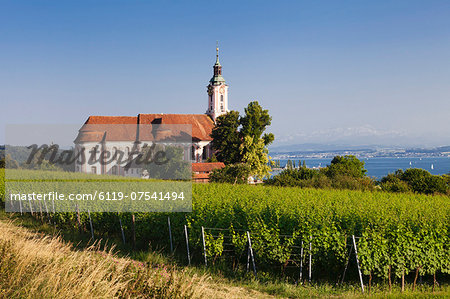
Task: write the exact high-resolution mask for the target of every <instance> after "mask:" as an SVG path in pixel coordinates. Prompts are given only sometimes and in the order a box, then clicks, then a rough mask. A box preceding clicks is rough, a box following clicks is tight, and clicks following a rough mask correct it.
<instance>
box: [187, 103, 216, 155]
mask: <svg viewBox="0 0 450 299" xmlns="http://www.w3.org/2000/svg"><path fill="white" fill-rule="evenodd" d="M211 109H212V107H211ZM191 160H195V147H194V146H192V147H191Z"/></svg>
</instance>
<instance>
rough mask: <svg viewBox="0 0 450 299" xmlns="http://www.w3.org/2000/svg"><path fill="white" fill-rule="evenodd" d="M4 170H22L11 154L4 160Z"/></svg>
mask: <svg viewBox="0 0 450 299" xmlns="http://www.w3.org/2000/svg"><path fill="white" fill-rule="evenodd" d="M3 168H8V169H16V168H20V166H19V163H18V162H17V161H16V160H14V159H13V158H11V155H10V154H7V155H6V156H5V158H4V166H3Z"/></svg>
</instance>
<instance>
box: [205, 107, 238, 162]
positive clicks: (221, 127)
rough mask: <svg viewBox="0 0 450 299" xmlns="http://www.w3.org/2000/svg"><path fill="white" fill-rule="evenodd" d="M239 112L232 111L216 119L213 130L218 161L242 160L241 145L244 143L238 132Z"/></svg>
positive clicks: (213, 142)
mask: <svg viewBox="0 0 450 299" xmlns="http://www.w3.org/2000/svg"><path fill="white" fill-rule="evenodd" d="M238 128H239V112H237V111H230V112H228V113H226V114H223V115H221V116H219V117H217V119H216V126H215V127H214V129H213V130H212V133H211V137H212V138H213V141H212V148H213V150H214V151H216V153H215V155H216V158H217V160H218V161H221V162H224V163H225V164H234V163H238V162H240V160H241V154H240V150H239V147H240V145H241V143H242V140H241V138H240V137H239V134H238Z"/></svg>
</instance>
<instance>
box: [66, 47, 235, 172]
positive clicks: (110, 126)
mask: <svg viewBox="0 0 450 299" xmlns="http://www.w3.org/2000/svg"><path fill="white" fill-rule="evenodd" d="M213 71H214V73H213V77H212V78H211V80H210V81H209V84H208V86H207V99H208V105H207V109H206V113H205V114H143V113H141V114H138V115H137V116H89V118H88V119H87V121H86V122H85V123H84V125H83V126H82V127H81V128H80V130H79V132H78V136H77V138H76V139H75V141H74V143H75V154H76V155H78V153H79V152H80V151H84V152H85V156H86V157H87V158H86V159H84V161H79V162H81V163H77V165H76V166H75V171H77V172H83V173H93V174H111V175H122V176H133V177H140V176H141V175H142V173H141V170H140V169H138V168H133V167H131V168H126V167H124V165H123V164H120V163H114V162H112V163H100V162H93V161H92V160H91V161H89V159H88V158H89V156H91V154H90V153H92V152H93V151H94V149H96V150H95V153H94V155H98V154H97V151H98V153H99V154H100V152H102V151H104V152H109V153H111V154H115V153H116V152H119V153H125V155H128V154H129V153H130V152H135V151H136V140H140V141H143V142H145V143H149V144H151V143H152V142H154V140H155V138H159V139H160V137H161V136H162V135H161V134H163V135H164V134H167V132H163V131H158V132H156V133H155V132H152V134H153V135H152V134H148V133H144V132H139V128H143V127H146V126H149V127H151V126H154V127H157V126H155V125H158V126H160V127H163V126H165V125H167V126H168V127H170V126H175V127H176V126H177V125H178V126H183V125H188V127H190V128H192V131H191V132H189V133H190V134H191V136H192V142H190V148H188V149H186V150H185V152H184V159H185V160H186V161H191V162H192V163H201V162H206V160H207V159H208V158H210V157H211V156H212V155H213V151H212V148H211V141H212V138H211V136H210V135H211V132H212V129H213V128H214V125H215V121H216V118H217V117H218V116H220V115H222V114H225V113H227V112H228V111H229V110H228V85H227V84H226V82H225V79H224V78H223V77H222V66H221V64H220V62H219V49H218V47H217V48H216V62H215V64H214V66H213ZM178 133H180V132H178ZM155 134H156V135H157V136H155ZM169 134H170V133H169ZM163 137H168V138H169V137H170V136H163ZM138 150H139V149H138ZM99 160H100V159H99ZM105 160H107V159H105Z"/></svg>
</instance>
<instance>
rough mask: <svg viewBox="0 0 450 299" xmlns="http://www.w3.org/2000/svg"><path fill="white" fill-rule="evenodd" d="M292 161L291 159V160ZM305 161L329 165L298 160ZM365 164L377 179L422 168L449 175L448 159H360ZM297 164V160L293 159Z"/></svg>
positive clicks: (319, 161)
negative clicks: (402, 171) (393, 173)
mask: <svg viewBox="0 0 450 299" xmlns="http://www.w3.org/2000/svg"><path fill="white" fill-rule="evenodd" d="M291 160H292V159H291ZM300 160H301V161H302V162H303V160H305V161H306V166H307V167H309V168H312V167H325V166H327V165H329V164H330V163H331V160H332V158H329V159H300ZM360 160H362V161H364V162H365V166H364V167H365V168H366V169H367V175H368V176H372V177H376V178H378V179H380V178H382V177H383V176H386V175H387V174H389V173H392V172H395V171H396V170H397V169H403V170H406V169H408V168H422V169H425V170H427V171H429V172H430V173H431V174H438V175H441V174H447V173H450V157H431V158H364V159H360ZM280 163H281V166H282V167H284V166H285V165H286V163H287V160H280ZM295 163H296V164H297V163H298V159H295Z"/></svg>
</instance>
